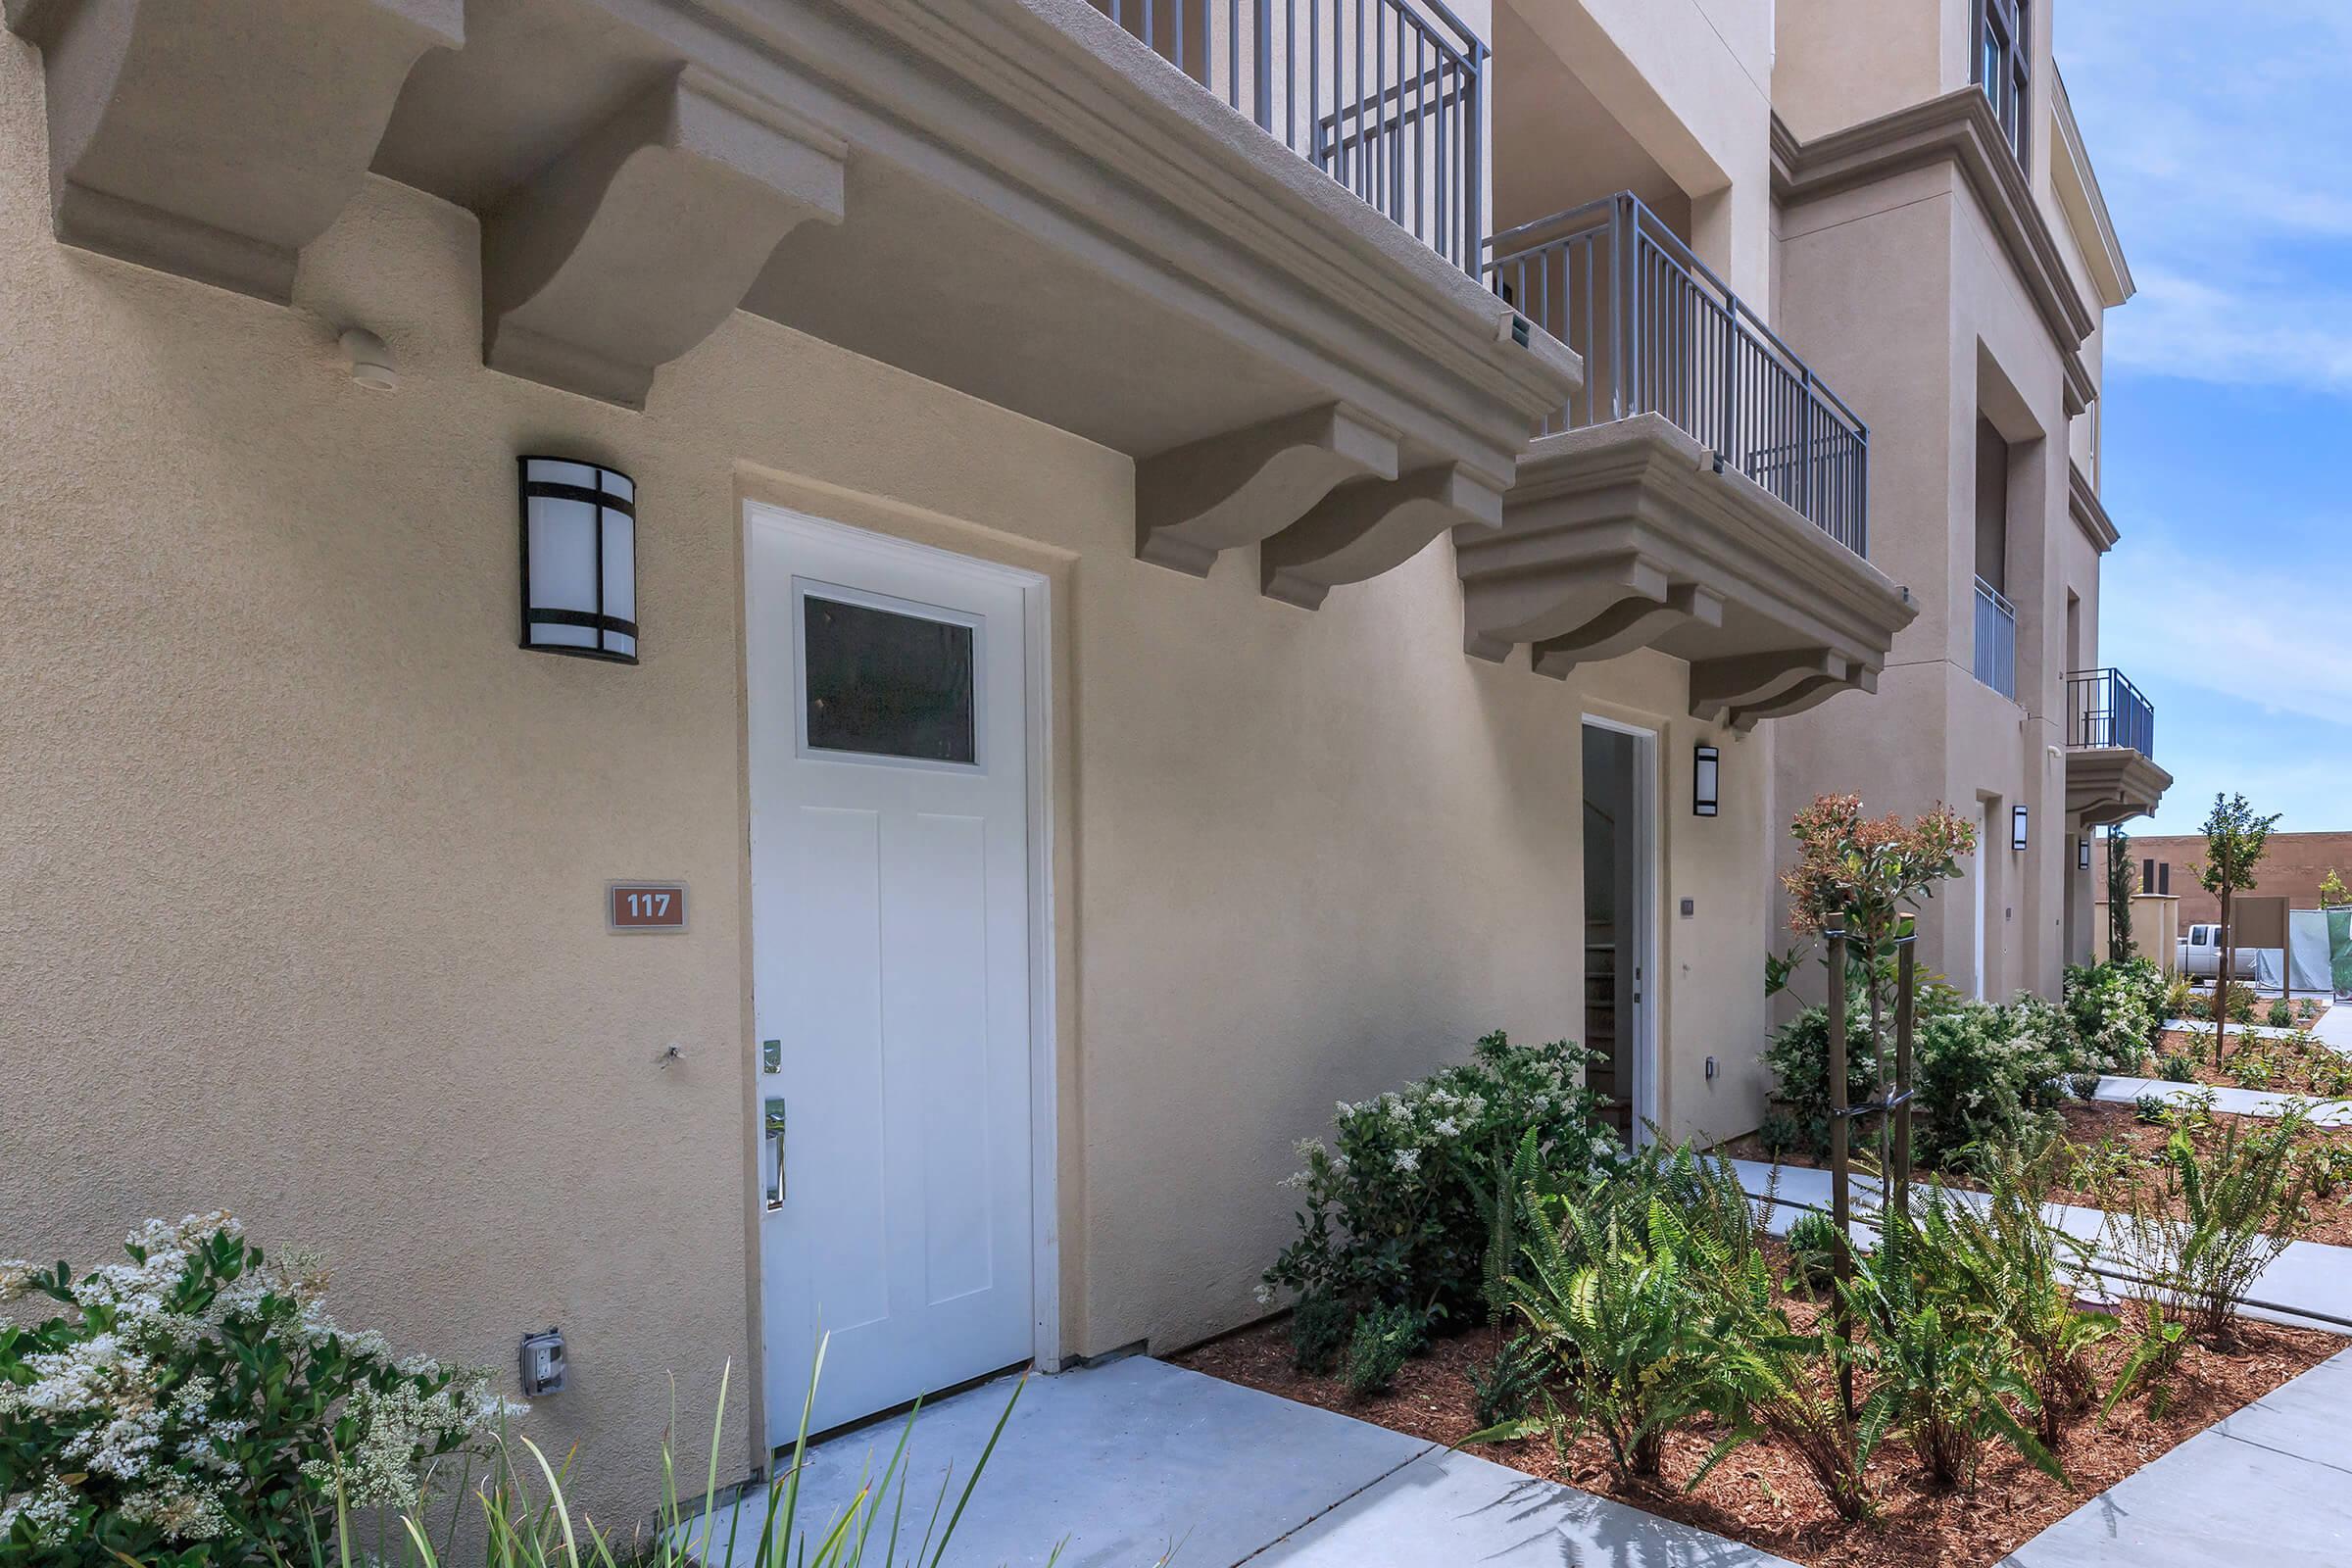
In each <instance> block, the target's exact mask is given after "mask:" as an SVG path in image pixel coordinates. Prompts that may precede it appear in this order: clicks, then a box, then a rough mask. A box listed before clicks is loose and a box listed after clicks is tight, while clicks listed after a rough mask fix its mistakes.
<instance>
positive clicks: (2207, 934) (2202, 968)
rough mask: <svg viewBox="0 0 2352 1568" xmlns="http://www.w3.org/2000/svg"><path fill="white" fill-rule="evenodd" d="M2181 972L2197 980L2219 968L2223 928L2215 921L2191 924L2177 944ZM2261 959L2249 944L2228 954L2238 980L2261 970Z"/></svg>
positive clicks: (2251, 977) (2205, 977)
mask: <svg viewBox="0 0 2352 1568" xmlns="http://www.w3.org/2000/svg"><path fill="white" fill-rule="evenodd" d="M2176 952H2177V956H2179V958H2180V972H2181V973H2182V974H2184V975H2189V976H2192V977H2193V978H2196V979H2200V980H2210V979H2212V978H2213V977H2214V976H2215V975H2217V974H2220V973H2221V972H2222V928H2221V927H2220V926H2218V925H2192V926H2190V927H2189V928H2188V935H2186V936H2184V937H2182V938H2181V939H2180V942H2179V944H2178V945H2177V948H2176ZM2260 963H2261V959H2260V957H2259V956H2257V955H2256V953H2255V951H2254V950H2253V949H2252V948H2240V949H2238V950H2237V952H2236V953H2234V954H2232V955H2231V956H2230V967H2231V968H2233V969H2235V970H2236V971H2237V978H2238V979H2240V980H2252V979H2254V978H2256V976H2257V975H2258V974H2259V973H2260V967H2259V965H2260Z"/></svg>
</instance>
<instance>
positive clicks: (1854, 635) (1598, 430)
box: [1454, 415, 1918, 728]
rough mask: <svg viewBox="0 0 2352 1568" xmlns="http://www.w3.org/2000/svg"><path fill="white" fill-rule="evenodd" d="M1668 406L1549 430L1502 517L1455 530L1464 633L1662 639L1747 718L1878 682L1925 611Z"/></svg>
mask: <svg viewBox="0 0 2352 1568" xmlns="http://www.w3.org/2000/svg"><path fill="white" fill-rule="evenodd" d="M1713 468H1714V466H1713V461H1712V459H1711V457H1710V456H1709V454H1708V453H1707V452H1706V451H1705V450H1704V449H1703V448H1701V447H1700V446H1699V444H1698V443H1697V442H1696V441H1694V440H1692V439H1691V437H1690V436H1688V435H1686V434H1685V433H1684V432H1683V431H1682V430H1680V429H1678V428H1677V427H1676V426H1675V425H1673V424H1672V423H1671V422H1669V421H1668V420H1666V419H1665V418H1663V417H1659V416H1656V415H1642V416H1637V417H1633V418H1629V419H1620V420H1616V421H1614V422H1611V423H1607V424H1600V425H1594V426H1591V427H1589V428H1586V429H1581V430H1572V431H1568V432H1566V433H1564V434H1560V435H1554V436H1545V437H1544V438H1543V439H1541V440H1539V441H1538V442H1536V443H1535V445H1534V446H1533V447H1532V448H1530V449H1529V451H1528V453H1527V455H1526V456H1525V457H1523V458H1522V459H1521V460H1520V464H1519V475H1518V481H1517V483H1516V484H1515V485H1513V487H1512V489H1511V491H1510V493H1509V494H1508V495H1507V496H1506V497H1505V498H1504V502H1503V519H1502V526H1501V527H1500V528H1499V529H1497V530H1495V531H1493V532H1491V533H1488V532H1477V533H1474V532H1471V531H1469V530H1464V531H1462V532H1458V533H1457V534H1456V535H1455V545H1454V549H1455V556H1456V559H1457V561H1458V563H1459V566H1460V571H1461V577H1462V593H1463V601H1464V615H1465V625H1464V642H1465V646H1466V647H1467V648H1468V649H1469V651H1470V652H1471V653H1473V654H1476V655H1479V656H1481V657H1484V658H1488V659H1501V658H1503V657H1504V656H1505V655H1506V654H1508V653H1509V651H1510V650H1511V649H1512V648H1513V647H1514V646H1516V645H1518V644H1521V643H1526V644H1530V645H1532V647H1533V650H1534V654H1533V659H1534V664H1535V667H1536V668H1537V669H1538V670H1539V671H1541V672H1544V673H1545V674H1551V675H1565V674H1566V673H1567V672H1568V671H1569V670H1570V669H1573V668H1574V667H1576V666H1577V665H1578V664H1582V663H1589V662H1597V661H1599V660H1604V659H1614V658H1617V657H1618V656H1620V655H1623V654H1629V653H1632V652H1633V651H1634V650H1635V649H1637V648H1655V649H1658V650H1659V651H1661V652H1663V653H1667V654H1671V655H1673V656H1674V657H1675V658H1677V659H1681V660H1684V661H1686V662H1689V664H1690V666H1691V711H1692V713H1693V714H1694V715H1696V716H1697V717H1699V718H1702V719H1705V720H1708V721H1709V722H1722V723H1726V724H1729V725H1732V726H1733V727H1735V728H1746V727H1749V726H1752V725H1753V724H1755V723H1756V722H1757V721H1758V720H1760V719H1765V718H1772V717H1778V716H1781V715H1785V714H1788V713H1794V712H1801V711H1804V710H1806V709H1809V708H1812V707H1814V706H1816V705H1818V704H1820V703H1824V702H1827V701H1828V700H1829V699H1830V698H1832V697H1834V696H1836V695H1837V694H1838V692H1840V691H1844V690H1847V689H1848V688H1856V689H1860V690H1864V691H1870V690H1875V689H1876V687H1877V685H1878V676H1879V672H1880V670H1882V669H1883V668H1885V667H1886V662H1887V650H1888V648H1889V647H1890V646H1891V645H1892V643H1893V640H1894V634H1895V633H1896V632H1897V631H1899V630H1901V629H1902V628H1903V627H1904V626H1906V625H1908V624H1910V622H1911V619H1912V617H1913V616H1914V615H1916V614H1917V613H1918V610H1917V607H1915V606H1914V605H1912V604H1911V603H1910V601H1909V598H1908V596H1907V595H1905V593H1904V592H1903V591H1902V590H1901V589H1899V588H1897V587H1896V586H1895V585H1894V584H1893V583H1891V582H1889V581H1887V578H1886V576H1885V575H1884V574H1883V573H1881V572H1880V571H1879V570H1878V568H1876V567H1875V566H1873V565H1871V564H1870V563H1868V562H1867V561H1864V560H1863V559H1862V558H1860V557H1859V556H1856V555H1854V554H1853V553H1852V552H1851V551H1848V550H1846V549H1845V548H1844V547H1842V546H1840V545H1838V543H1836V542H1835V541H1834V540H1832V539H1831V538H1830V537H1829V536H1828V535H1826V534H1824V533H1823V532H1822V531H1821V530H1820V529H1819V528H1817V527H1815V526H1814V525H1813V524H1811V523H1810V522H1808V521H1806V520H1805V519H1804V518H1803V517H1802V516H1800V515H1798V514H1797V513H1795V512H1794V511H1792V510H1790V509H1789V507H1788V506H1786V505H1784V504H1783V503H1782V502H1780V501H1778V500H1776V499H1775V498H1774V497H1772V496H1771V495H1769V494H1768V493H1766V492H1765V491H1764V490H1763V489H1762V488H1760V487H1759V486H1757V485H1755V484H1753V483H1751V482H1750V481H1749V480H1747V479H1746V478H1744V477H1742V476H1741V475H1740V474H1738V473H1716V472H1715V471H1713Z"/></svg>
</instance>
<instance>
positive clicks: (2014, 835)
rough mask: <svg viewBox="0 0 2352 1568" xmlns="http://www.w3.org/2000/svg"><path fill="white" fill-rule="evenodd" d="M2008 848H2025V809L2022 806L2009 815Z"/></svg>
mask: <svg viewBox="0 0 2352 1568" xmlns="http://www.w3.org/2000/svg"><path fill="white" fill-rule="evenodd" d="M2009 847H2010V848H2011V849H2013V850H2023V849H2024V848H2025V847H2026V809H2025V808H2024V807H2022V806H2020V807H2017V808H2016V809H2013V810H2011V811H2010V813H2009Z"/></svg>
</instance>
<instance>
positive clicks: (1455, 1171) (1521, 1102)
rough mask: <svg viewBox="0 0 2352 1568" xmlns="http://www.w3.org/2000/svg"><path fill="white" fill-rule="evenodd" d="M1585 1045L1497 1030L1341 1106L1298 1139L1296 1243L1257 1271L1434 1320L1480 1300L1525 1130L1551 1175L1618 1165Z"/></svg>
mask: <svg viewBox="0 0 2352 1568" xmlns="http://www.w3.org/2000/svg"><path fill="white" fill-rule="evenodd" d="M1590 1059H1591V1053H1589V1052H1587V1051H1586V1050H1584V1049H1583V1048H1582V1047H1580V1046H1575V1045H1571V1044H1569V1043H1568V1042H1566V1041H1555V1042H1553V1043H1551V1044H1549V1045H1542V1046H1514V1045H1512V1044H1511V1043H1510V1042H1509V1041H1508V1040H1507V1039H1505V1038H1504V1037H1503V1036H1502V1035H1501V1034H1500V1033H1496V1034H1491V1035H1489V1036H1487V1037H1486V1038H1485V1039H1483V1040H1481V1041H1480V1042H1479V1043H1478V1045H1477V1047H1476V1048H1475V1049H1474V1051H1473V1052H1472V1054H1471V1059H1470V1060H1468V1061H1467V1062H1463V1063H1461V1064H1460V1065H1458V1066H1452V1067H1447V1068H1445V1069H1444V1070H1442V1071H1440V1072H1438V1073H1436V1074H1433V1075H1432V1076H1430V1077H1428V1078H1424V1079H1422V1080H1421V1081H1420V1082H1418V1083H1413V1084H1408V1085H1406V1086H1405V1087H1404V1088H1403V1089H1401V1090H1397V1091H1394V1092H1392V1093H1389V1094H1385V1095H1382V1096H1381V1097H1380V1098H1378V1099H1377V1100H1367V1101H1365V1102H1363V1103H1361V1104H1353V1105H1351V1104H1348V1103H1347V1102H1345V1101H1342V1102H1341V1103H1340V1105H1339V1108H1338V1111H1337V1114H1336V1116H1335V1118H1334V1129H1335V1132H1336V1135H1337V1136H1336V1138H1335V1139H1334V1142H1333V1145H1332V1146H1326V1145H1325V1144H1324V1142H1323V1140H1321V1139H1319V1138H1312V1139H1307V1140H1305V1141H1304V1142H1302V1143H1300V1144H1299V1157H1300V1159H1301V1160H1302V1161H1303V1166H1302V1168H1301V1169H1300V1170H1299V1172H1298V1173H1297V1174H1296V1175H1294V1176H1292V1177H1291V1178H1289V1180H1288V1182H1287V1183H1286V1184H1285V1185H1287V1186H1291V1187H1295V1188H1297V1189H1298V1190H1299V1193H1300V1194H1301V1196H1302V1199H1303V1202H1304V1206H1303V1207H1302V1208H1301V1209H1300V1211H1299V1238H1298V1240H1296V1241H1294V1242H1293V1243H1291V1245H1290V1246H1289V1247H1287V1248H1285V1249H1284V1250H1283V1252H1282V1255H1281V1256H1280V1257H1277V1258H1276V1259H1275V1260H1274V1265H1273V1267H1271V1268H1269V1269H1267V1270H1266V1273H1265V1277H1264V1280H1263V1282H1262V1283H1261V1285H1260V1287H1259V1299H1261V1300H1263V1301H1266V1302H1268V1303H1269V1304H1270V1303H1271V1302H1272V1301H1273V1300H1274V1299H1276V1293H1277V1292H1278V1291H1288V1292H1291V1293H1294V1294H1295V1295H1297V1296H1299V1297H1302V1298H1308V1297H1311V1298H1315V1299H1319V1300H1322V1301H1327V1302H1336V1303H1345V1304H1346V1305H1347V1306H1348V1307H1350V1308H1352V1309H1354V1310H1356V1311H1365V1310H1369V1309H1372V1308H1375V1307H1380V1306H1405V1307H1410V1308H1412V1309H1413V1310H1415V1311H1417V1312H1423V1313H1427V1314H1430V1315H1433V1316H1440V1317H1442V1316H1444V1315H1446V1314H1448V1313H1459V1312H1463V1311H1467V1310H1471V1309H1473V1308H1475V1307H1476V1303H1477V1302H1478V1300H1479V1299H1480V1296H1481V1293H1482V1290H1483V1287H1484V1282H1485V1272H1484V1271H1485V1261H1486V1250H1487V1241H1488V1231H1489V1229H1490V1227H1491V1225H1492V1223H1493V1218H1492V1213H1491V1209H1490V1206H1489V1200H1487V1199H1485V1198H1483V1197H1482V1194H1485V1193H1491V1192H1493V1191H1494V1190H1495V1187H1496V1186H1497V1183H1496V1182H1495V1174H1494V1173H1495V1169H1496V1168H1497V1165H1498V1164H1499V1165H1500V1166H1502V1167H1505V1168H1507V1167H1508V1166H1509V1164H1510V1162H1511V1159H1512V1156H1513V1153H1514V1152H1515V1151H1517V1150H1518V1148H1519V1147H1520V1144H1521V1142H1522V1140H1523V1139H1525V1137H1526V1136H1527V1135H1528V1134H1529V1133H1531V1132H1532V1133H1534V1134H1535V1137H1536V1147H1537V1150H1538V1152H1539V1153H1540V1155H1541V1157H1542V1159H1543V1161H1544V1166H1545V1167H1546V1174H1547V1175H1549V1176H1551V1177H1553V1178H1554V1179H1555V1180H1559V1181H1566V1180H1568V1179H1571V1178H1574V1177H1581V1176H1584V1175H1588V1174H1590V1173H1591V1172H1592V1171H1593V1169H1594V1168H1595V1167H1596V1166H1600V1165H1604V1164H1606V1163H1608V1162H1610V1161H1613V1160H1614V1159H1615V1158H1616V1156H1617V1155H1618V1153H1619V1152H1620V1148H1619V1145H1618V1143H1617V1140H1616V1138H1615V1137H1614V1136H1613V1135H1612V1134H1611V1133H1610V1132H1609V1131H1608V1130H1607V1129H1606V1128H1604V1127H1603V1126H1602V1125H1601V1124H1600V1122H1599V1119H1598V1112H1599V1110H1600V1105H1601V1102H1600V1097H1599V1096H1597V1095H1595V1094H1594V1093H1593V1092H1592V1091H1591V1090H1589V1089H1587V1088H1585V1087H1584V1082H1583V1075H1584V1068H1585V1064H1586V1062H1588V1061H1589V1060H1590Z"/></svg>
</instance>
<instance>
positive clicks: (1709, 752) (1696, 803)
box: [1691, 746, 1723, 816]
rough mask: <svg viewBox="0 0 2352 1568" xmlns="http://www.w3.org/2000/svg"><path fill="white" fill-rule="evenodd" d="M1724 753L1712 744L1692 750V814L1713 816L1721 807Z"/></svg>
mask: <svg viewBox="0 0 2352 1568" xmlns="http://www.w3.org/2000/svg"><path fill="white" fill-rule="evenodd" d="M1722 792H1723V754H1722V753H1721V752H1719V751H1717V750H1716V749H1715V748H1714V747H1712V746H1697V747H1693V748H1692V749H1691V815H1692V816H1713V815H1715V814H1716V812H1717V811H1718V810H1719V809H1721V801H1722Z"/></svg>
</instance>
